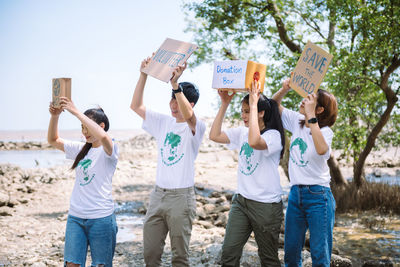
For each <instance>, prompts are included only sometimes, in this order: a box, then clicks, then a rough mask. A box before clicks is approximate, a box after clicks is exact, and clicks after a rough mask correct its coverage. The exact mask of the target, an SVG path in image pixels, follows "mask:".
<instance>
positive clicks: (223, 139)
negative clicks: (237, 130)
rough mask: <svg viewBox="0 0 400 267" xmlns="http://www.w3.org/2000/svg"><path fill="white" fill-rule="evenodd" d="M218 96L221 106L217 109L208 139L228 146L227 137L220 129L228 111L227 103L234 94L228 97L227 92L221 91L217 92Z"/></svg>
mask: <svg viewBox="0 0 400 267" xmlns="http://www.w3.org/2000/svg"><path fill="white" fill-rule="evenodd" d="M218 94H219V96H220V98H221V106H220V107H219V110H218V113H217V116H215V119H214V122H213V124H212V126H211V130H210V136H209V137H210V139H211V140H213V141H214V142H217V143H221V144H229V143H230V140H229V138H228V136H227V135H226V134H225V133H224V132H222V131H221V128H222V121H223V120H224V117H225V113H226V110H227V109H228V106H229V103H230V102H231V100H232V98H233V95H234V94H232V95H229V94H228V92H227V91H222V90H218Z"/></svg>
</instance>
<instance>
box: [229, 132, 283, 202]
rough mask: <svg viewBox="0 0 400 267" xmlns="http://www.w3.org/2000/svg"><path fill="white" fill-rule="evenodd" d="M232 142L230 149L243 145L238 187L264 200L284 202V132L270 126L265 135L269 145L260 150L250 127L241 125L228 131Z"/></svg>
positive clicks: (254, 198)
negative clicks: (253, 142)
mask: <svg viewBox="0 0 400 267" xmlns="http://www.w3.org/2000/svg"><path fill="white" fill-rule="evenodd" d="M224 132H225V134H226V135H227V136H228V138H229V141H230V143H229V144H228V145H227V146H228V148H229V149H239V159H238V164H239V165H238V172H237V173H238V174H237V175H238V189H237V192H238V193H239V194H241V195H242V196H244V197H245V198H248V199H251V200H255V201H259V202H264V203H273V202H280V201H281V195H282V188H281V184H280V178H279V172H278V165H279V160H280V154H281V150H282V143H281V135H280V133H279V131H277V130H268V131H266V132H264V133H263V134H262V135H261V137H262V138H263V139H264V141H265V143H266V144H267V146H268V149H264V150H256V149H253V148H252V147H250V146H249V144H248V139H249V138H248V135H249V129H248V128H246V127H238V128H233V129H229V130H226V131H224Z"/></svg>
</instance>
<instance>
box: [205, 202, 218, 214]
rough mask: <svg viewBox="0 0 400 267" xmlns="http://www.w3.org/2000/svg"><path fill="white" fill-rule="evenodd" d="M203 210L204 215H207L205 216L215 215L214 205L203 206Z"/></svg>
mask: <svg viewBox="0 0 400 267" xmlns="http://www.w3.org/2000/svg"><path fill="white" fill-rule="evenodd" d="M203 209H204V211H205V213H207V214H211V213H215V205H214V204H205V205H204V206H203Z"/></svg>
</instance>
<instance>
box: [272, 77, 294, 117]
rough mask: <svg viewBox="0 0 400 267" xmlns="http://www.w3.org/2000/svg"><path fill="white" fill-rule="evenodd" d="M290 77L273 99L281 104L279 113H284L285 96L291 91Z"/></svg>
mask: <svg viewBox="0 0 400 267" xmlns="http://www.w3.org/2000/svg"><path fill="white" fill-rule="evenodd" d="M289 82H290V78H288V79H286V80H284V81H283V83H282V88H281V89H279V91H278V92H276V93H275V94H274V95H273V96H272V99H273V100H275V102H276V103H277V104H278V106H279V114H280V115H282V111H283V109H284V107H283V106H282V105H281V102H282V99H283V97H284V96H285V95H286V94H287V93H288V92H289V91H290V86H289Z"/></svg>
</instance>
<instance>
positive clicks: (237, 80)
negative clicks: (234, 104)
mask: <svg viewBox="0 0 400 267" xmlns="http://www.w3.org/2000/svg"><path fill="white" fill-rule="evenodd" d="M266 71H267V66H266V65H264V64H261V63H257V62H254V61H250V60H224V61H214V75H213V83H212V88H214V89H221V90H229V91H239V92H240V91H248V90H249V88H250V85H251V82H252V81H254V80H256V81H258V82H260V83H261V87H260V88H261V92H263V90H264V84H265V74H266Z"/></svg>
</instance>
